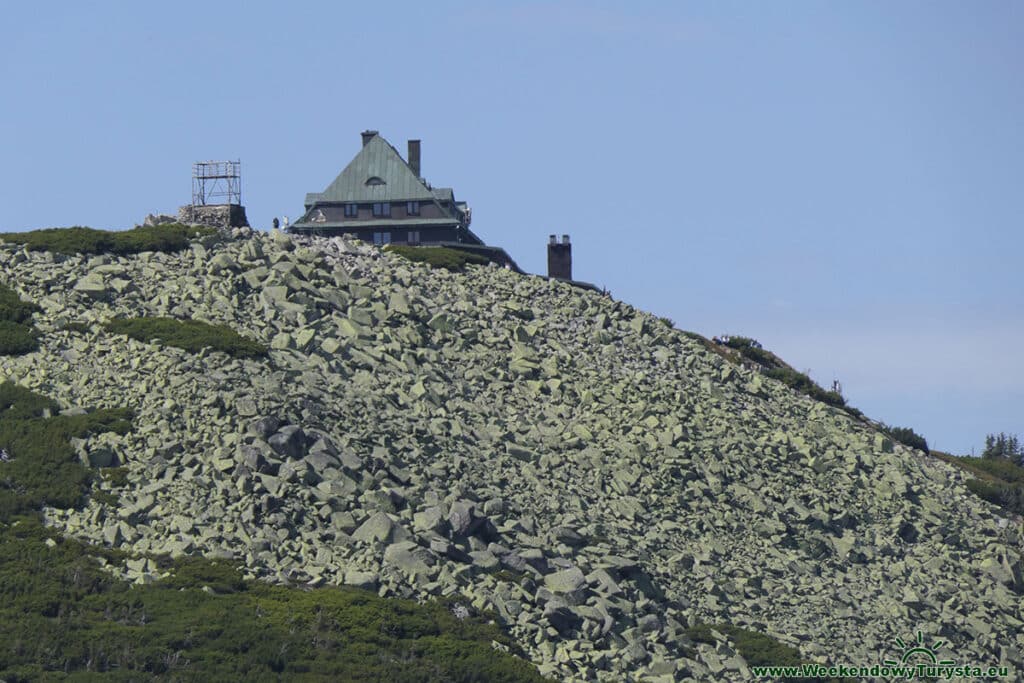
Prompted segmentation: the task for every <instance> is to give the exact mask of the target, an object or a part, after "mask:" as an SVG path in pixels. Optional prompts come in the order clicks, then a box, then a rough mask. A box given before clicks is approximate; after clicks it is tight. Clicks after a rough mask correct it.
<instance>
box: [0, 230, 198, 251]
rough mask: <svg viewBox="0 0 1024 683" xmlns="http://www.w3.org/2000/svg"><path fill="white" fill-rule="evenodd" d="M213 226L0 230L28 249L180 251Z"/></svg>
mask: <svg viewBox="0 0 1024 683" xmlns="http://www.w3.org/2000/svg"><path fill="white" fill-rule="evenodd" d="M216 232H217V231H216V229H215V228H207V227H193V226H188V225H182V224H180V223H163V224H161V225H152V226H142V225H140V226H138V227H136V228H134V229H133V230H122V231H111V230H96V229H94V228H86V227H81V226H75V227H71V228H44V229H41V230H30V231H28V232H5V233H0V239H2V240H3V241H4V242H10V243H14V244H23V245H25V246H26V247H27V248H28V249H29V250H30V251H52V252H56V253H60V254H118V255H124V254H136V253H138V252H140V251H180V250H182V249H185V248H187V247H188V244H189V241H190V240H191V239H194V238H197V237H204V236H206V235H212V234H215V233H216Z"/></svg>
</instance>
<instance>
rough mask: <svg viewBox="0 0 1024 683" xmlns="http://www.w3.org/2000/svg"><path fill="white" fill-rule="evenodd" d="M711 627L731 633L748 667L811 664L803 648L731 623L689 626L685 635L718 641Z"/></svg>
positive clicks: (723, 633) (805, 679) (707, 641)
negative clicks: (805, 656)
mask: <svg viewBox="0 0 1024 683" xmlns="http://www.w3.org/2000/svg"><path fill="white" fill-rule="evenodd" d="M712 629H714V630H715V631H718V632H719V633H721V634H722V635H724V636H728V638H729V639H730V640H731V641H732V642H733V644H734V645H735V646H736V651H737V652H739V654H740V656H742V657H743V659H745V660H746V662H747V664H748V665H749V666H800V665H802V664H809V663H811V662H809V661H808V660H806V659H804V658H802V657H801V656H800V651H799V650H797V649H796V648H793V647H790V646H789V645H786V644H784V643H780V642H779V641H777V640H775V639H774V638H772V637H771V636H767V635H765V634H763V633H758V632H757V631H751V630H749V629H745V628H741V627H739V626H734V625H732V624H696V625H694V626H691V627H689V628H688V629H686V635H687V637H688V638H689V639H690V640H692V641H694V642H696V643H706V644H708V645H715V644H716V642H717V641H716V639H715V636H714V635H713V634H712V633H711V630H712ZM781 680H785V681H824V682H826V683H831V681H832V680H838V679H824V678H792V677H791V678H783V679H781Z"/></svg>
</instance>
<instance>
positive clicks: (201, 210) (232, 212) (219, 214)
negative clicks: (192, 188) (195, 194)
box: [178, 204, 249, 228]
mask: <svg viewBox="0 0 1024 683" xmlns="http://www.w3.org/2000/svg"><path fill="white" fill-rule="evenodd" d="M178 222H179V223H185V224H186V225H188V224H192V223H198V224H200V225H209V226H212V227H215V228H241V227H245V226H248V225H249V219H248V218H246V216H245V207H244V206H241V205H239V204H210V205H207V206H193V205H191V204H189V205H187V206H183V207H181V208H180V209H178Z"/></svg>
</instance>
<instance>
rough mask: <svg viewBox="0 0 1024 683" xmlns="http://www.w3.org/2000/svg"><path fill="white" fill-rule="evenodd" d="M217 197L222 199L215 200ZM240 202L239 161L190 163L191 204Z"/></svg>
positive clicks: (240, 175)
mask: <svg viewBox="0 0 1024 683" xmlns="http://www.w3.org/2000/svg"><path fill="white" fill-rule="evenodd" d="M218 199H223V200H224V201H215V200H218ZM241 203H242V162H241V161H197V162H196V163H194V164H192V206H206V205H207V204H238V205H241Z"/></svg>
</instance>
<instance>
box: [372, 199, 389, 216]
mask: <svg viewBox="0 0 1024 683" xmlns="http://www.w3.org/2000/svg"><path fill="white" fill-rule="evenodd" d="M373 215H374V216H390V215H391V205H390V204H388V203H387V202H377V203H375V204H374V205H373Z"/></svg>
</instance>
